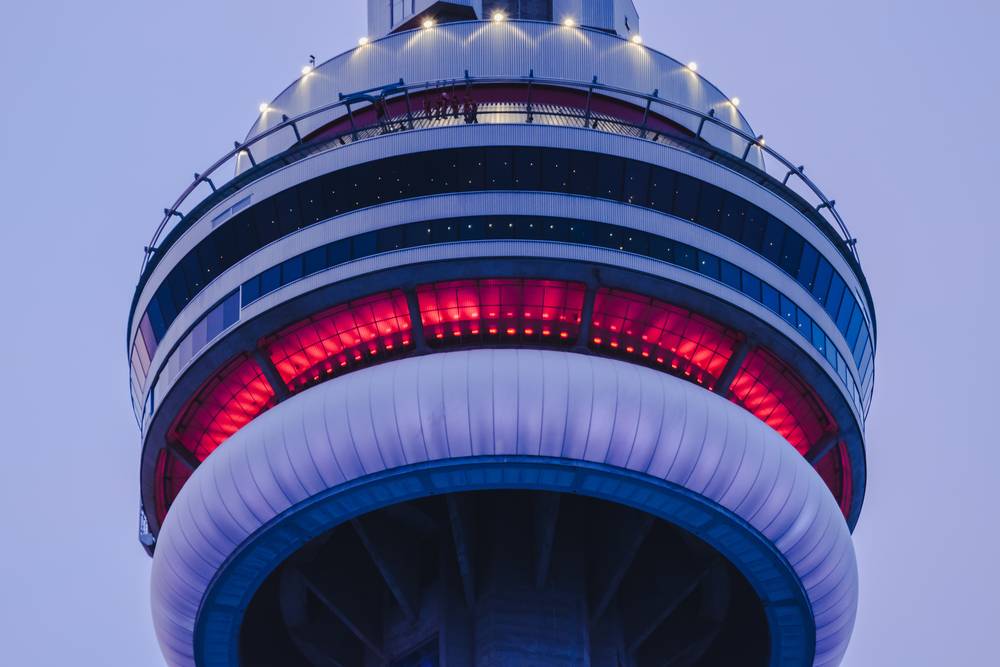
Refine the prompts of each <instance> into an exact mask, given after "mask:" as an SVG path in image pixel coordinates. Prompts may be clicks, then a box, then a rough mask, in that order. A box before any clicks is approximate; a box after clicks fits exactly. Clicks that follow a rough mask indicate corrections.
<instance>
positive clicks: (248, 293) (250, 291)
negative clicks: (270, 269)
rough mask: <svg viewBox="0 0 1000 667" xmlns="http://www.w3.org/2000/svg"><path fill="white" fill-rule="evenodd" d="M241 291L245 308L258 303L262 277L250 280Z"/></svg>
mask: <svg viewBox="0 0 1000 667" xmlns="http://www.w3.org/2000/svg"><path fill="white" fill-rule="evenodd" d="M240 290H241V292H242V294H243V299H242V303H243V305H244V306H246V305H247V304H250V303H253V302H254V301H256V300H257V298H258V297H259V296H260V276H254V277H253V278H251V279H250V280H248V281H246V282H245V283H243V285H242V287H241V288H240Z"/></svg>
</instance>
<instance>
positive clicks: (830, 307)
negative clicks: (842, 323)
mask: <svg viewBox="0 0 1000 667" xmlns="http://www.w3.org/2000/svg"><path fill="white" fill-rule="evenodd" d="M845 287H846V285H845V284H844V279H843V278H841V277H840V276H839V275H837V274H836V273H834V274H833V277H832V278H831V279H830V289H829V290H828V291H827V293H826V303H825V304H824V306H823V307H824V308H826V314H827V315H829V316H830V319H832V320H834V321H836V320H837V310H838V309H839V308H840V301H841V299H843V298H844V288H845ZM810 289H812V286H810Z"/></svg>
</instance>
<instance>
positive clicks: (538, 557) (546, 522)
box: [532, 492, 559, 589]
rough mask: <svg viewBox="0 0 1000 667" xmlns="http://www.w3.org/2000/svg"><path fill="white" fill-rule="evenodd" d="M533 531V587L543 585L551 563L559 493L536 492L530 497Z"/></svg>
mask: <svg viewBox="0 0 1000 667" xmlns="http://www.w3.org/2000/svg"><path fill="white" fill-rule="evenodd" d="M532 505H533V509H534V511H533V513H532V519H533V520H534V532H535V588H537V589H542V588H544V587H545V581H546V579H548V577H549V566H550V565H551V563H552V546H553V545H554V544H555V541H556V520H557V519H558V518H559V494H558V493H544V492H542V493H536V494H535V496H534V498H532Z"/></svg>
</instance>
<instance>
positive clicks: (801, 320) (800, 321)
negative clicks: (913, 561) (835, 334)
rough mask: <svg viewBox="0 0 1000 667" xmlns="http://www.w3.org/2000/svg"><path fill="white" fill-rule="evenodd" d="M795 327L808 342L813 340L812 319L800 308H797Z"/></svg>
mask: <svg viewBox="0 0 1000 667" xmlns="http://www.w3.org/2000/svg"><path fill="white" fill-rule="evenodd" d="M795 326H796V327H797V328H798V330H799V333H800V334H802V335H803V336H804V337H805V339H806V340H810V339H811V338H812V318H811V317H809V315H808V313H806V311H804V310H802V309H801V308H799V307H798V306H796V307H795Z"/></svg>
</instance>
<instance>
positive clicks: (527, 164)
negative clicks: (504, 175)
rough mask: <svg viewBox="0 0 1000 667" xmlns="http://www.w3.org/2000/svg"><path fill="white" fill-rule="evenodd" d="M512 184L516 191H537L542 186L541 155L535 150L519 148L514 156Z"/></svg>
mask: <svg viewBox="0 0 1000 667" xmlns="http://www.w3.org/2000/svg"><path fill="white" fill-rule="evenodd" d="M514 184H515V185H516V186H517V189H518V190H538V189H539V188H540V187H541V186H542V153H541V151H540V150H539V149H537V148H520V149H518V150H517V152H516V153H515V154H514Z"/></svg>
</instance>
